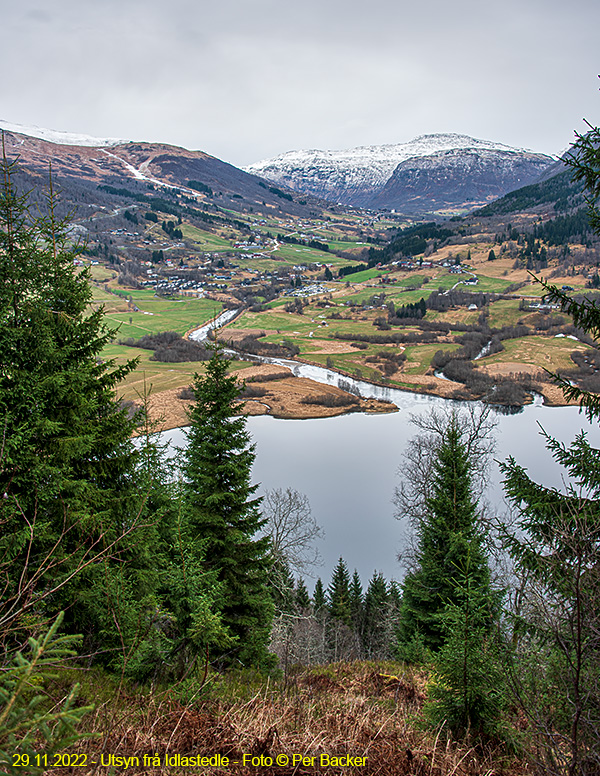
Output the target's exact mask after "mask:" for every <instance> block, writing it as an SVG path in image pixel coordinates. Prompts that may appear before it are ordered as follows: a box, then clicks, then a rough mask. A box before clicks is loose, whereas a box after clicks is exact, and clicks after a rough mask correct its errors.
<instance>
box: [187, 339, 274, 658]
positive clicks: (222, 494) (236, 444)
mask: <svg viewBox="0 0 600 776" xmlns="http://www.w3.org/2000/svg"><path fill="white" fill-rule="evenodd" d="M228 368H229V362H228V361H227V359H225V358H224V357H223V355H222V353H221V350H220V347H219V346H218V345H215V349H214V352H213V355H212V357H211V359H210V360H209V361H208V362H207V364H206V371H205V373H204V374H203V375H198V374H196V375H195V379H194V383H193V386H192V390H193V393H194V396H195V399H196V403H195V405H194V407H193V408H192V410H191V412H190V416H189V418H190V427H189V429H188V432H187V439H188V444H187V447H186V449H185V450H184V451H183V473H184V478H185V481H184V499H185V510H186V518H185V519H186V523H187V526H188V530H189V532H190V534H191V535H193V536H195V537H196V538H197V539H201V540H202V545H203V552H204V558H205V560H204V567H205V569H206V571H208V572H212V573H214V575H215V577H216V581H217V582H218V585H219V596H218V599H217V606H218V608H219V611H220V615H221V619H222V623H223V625H224V627H225V628H226V629H227V632H228V633H229V636H230V637H232V638H233V639H235V641H236V644H235V646H234V647H229V648H225V647H223V648H222V649H221V650H220V651H219V650H215V649H214V648H213V652H214V653H216V654H215V656H218V657H219V659H220V660H222V661H224V662H225V663H228V662H232V661H236V662H237V661H239V662H241V663H242V664H244V665H259V664H262V663H267V662H268V656H267V653H266V647H267V643H268V639H269V630H270V625H271V620H272V616H273V604H272V600H271V597H270V594H269V589H268V578H269V571H270V566H271V560H270V555H269V549H270V543H269V539H268V538H267V537H264V536H263V537H258V536H257V534H258V532H259V531H260V529H261V528H262V526H263V525H264V521H263V519H262V516H261V513H260V499H259V498H255V497H254V493H255V491H256V488H257V486H256V485H252V484H251V469H252V464H253V462H254V457H255V453H254V446H253V445H252V444H251V443H250V435H249V433H248V431H247V429H246V418H245V417H243V416H239V415H238V412H239V408H238V404H239V393H240V389H239V387H238V385H237V381H236V378H235V377H232V376H229V375H228ZM219 652H220V655H219Z"/></svg>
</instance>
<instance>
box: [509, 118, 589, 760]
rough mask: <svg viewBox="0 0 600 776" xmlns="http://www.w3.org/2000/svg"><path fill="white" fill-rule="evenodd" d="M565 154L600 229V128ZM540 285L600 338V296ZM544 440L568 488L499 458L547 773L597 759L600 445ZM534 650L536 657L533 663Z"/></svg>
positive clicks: (521, 652) (533, 708) (520, 679)
mask: <svg viewBox="0 0 600 776" xmlns="http://www.w3.org/2000/svg"><path fill="white" fill-rule="evenodd" d="M565 161H566V163H567V164H569V165H570V166H571V167H572V168H573V170H574V175H573V177H574V179H575V180H579V181H583V183H584V186H585V190H586V195H587V196H586V199H587V203H588V209H589V218H590V223H591V225H592V228H593V229H594V231H595V232H596V233H597V234H600V210H599V208H598V198H599V196H600V130H599V129H598V128H591V129H590V131H589V132H588V133H587V134H585V135H580V136H578V141H577V143H575V145H574V146H573V147H572V149H571V151H570V153H569V155H567V157H566V158H565ZM542 285H543V286H544V289H545V294H546V298H547V299H548V301H549V302H557V303H559V304H560V305H561V307H562V311H563V312H565V313H567V314H569V315H570V316H571V317H572V319H573V322H574V324H575V325H576V326H578V327H579V328H581V329H583V331H584V332H585V333H586V334H588V335H591V336H592V337H593V338H594V339H595V340H596V341H598V339H599V338H600V310H599V309H598V306H597V303H596V302H595V301H590V300H588V299H583V300H574V299H572V298H570V297H569V296H567V295H566V294H565V293H564V292H563V291H561V290H559V289H558V288H557V287H556V286H550V285H547V284H544V283H542ZM556 379H557V382H558V383H559V385H560V386H561V387H562V390H563V393H564V395H565V397H566V398H567V399H571V400H573V399H574V400H577V401H578V402H579V404H580V405H581V407H582V408H583V409H584V410H585V412H586V414H587V416H588V418H589V420H590V421H598V420H599V419H600V398H599V396H598V395H597V394H595V393H589V392H588V391H585V390H584V389H582V388H581V387H580V386H578V385H577V384H576V383H572V382H571V381H567V380H564V379H561V378H560V377H558V376H556ZM546 441H547V447H548V449H549V451H550V453H551V454H552V456H553V457H554V458H555V460H556V461H557V462H558V463H559V464H560V465H561V466H562V467H563V468H564V469H565V471H566V474H567V477H566V478H565V479H566V484H565V485H563V487H562V488H561V489H558V488H548V487H545V486H543V485H539V484H538V483H536V482H534V481H533V480H532V479H531V478H530V477H529V475H528V474H527V472H526V471H525V469H523V467H521V466H520V465H519V464H518V463H517V461H516V460H515V459H514V458H512V457H511V458H509V460H508V461H507V462H506V463H505V464H504V465H503V466H502V469H503V472H504V476H505V479H504V487H505V490H506V493H507V495H508V498H509V500H510V501H511V502H512V504H513V505H514V507H515V509H516V510H517V513H518V515H519V519H518V522H517V529H518V530H517V531H515V532H514V533H512V534H509V533H508V532H507V534H506V536H505V540H506V546H507V548H508V550H509V552H510V553H511V555H512V557H513V558H514V559H515V561H516V563H517V568H518V569H522V571H523V574H524V576H525V577H526V579H527V584H524V585H523V588H522V591H521V598H522V601H523V606H522V609H521V611H520V612H516V613H515V635H514V641H515V643H516V655H515V657H514V659H513V664H512V670H511V680H512V683H513V687H514V689H515V690H516V692H517V697H518V698H519V699H520V702H521V704H522V710H523V712H524V714H525V715H526V717H527V718H528V720H529V724H530V727H531V730H532V733H533V734H534V735H535V737H536V744H537V749H538V751H539V752H540V753H541V760H542V762H543V768H544V772H546V773H549V774H562V773H569V774H587V773H593V772H595V771H597V769H598V767H599V765H600V732H599V731H600V711H599V709H600V706H599V702H598V698H599V692H598V688H599V687H600V615H599V612H600V571H599V570H600V558H599V553H598V548H599V547H600V450H599V449H597V448H594V447H593V446H592V445H591V444H590V443H589V441H588V439H587V436H586V434H585V433H584V432H583V431H581V432H580V433H579V434H577V436H576V437H575V439H574V441H573V442H572V443H571V444H570V445H569V446H567V445H564V444H562V443H560V442H559V441H557V440H556V439H553V438H551V437H549V436H547V435H546ZM531 654H535V655H536V660H535V663H534V664H533V665H531V666H529V665H528V664H529V662H531V661H530V657H529V656H530V655H531ZM548 731H552V735H549V733H548Z"/></svg>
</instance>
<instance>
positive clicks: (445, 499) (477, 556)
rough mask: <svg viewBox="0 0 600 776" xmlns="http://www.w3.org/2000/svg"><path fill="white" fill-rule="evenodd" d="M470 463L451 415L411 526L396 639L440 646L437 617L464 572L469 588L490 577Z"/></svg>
mask: <svg viewBox="0 0 600 776" xmlns="http://www.w3.org/2000/svg"><path fill="white" fill-rule="evenodd" d="M472 469H473V462H472V461H471V460H470V458H469V454H468V450H467V447H466V444H465V442H464V441H463V439H462V434H461V431H460V428H459V426H458V422H457V419H456V417H455V416H452V417H451V419H450V422H449V425H448V427H447V429H446V431H445V433H444V435H443V438H442V440H441V442H440V443H439V446H438V448H437V450H436V451H435V461H434V465H433V470H432V475H431V483H430V491H429V495H428V497H427V498H426V500H425V512H424V514H423V516H422V518H421V520H420V523H419V525H418V527H417V534H418V550H417V555H416V559H415V560H416V564H415V568H414V569H413V570H412V571H410V572H409V573H408V574H407V576H406V578H405V580H404V585H403V599H402V608H401V619H400V641H401V643H403V642H404V643H409V642H410V641H411V640H412V639H413V637H414V636H415V634H419V635H420V637H421V638H422V640H423V643H424V644H425V645H426V646H427V647H429V648H431V649H438V648H439V647H440V646H442V644H443V643H444V629H443V623H442V615H443V613H444V611H445V608H446V606H447V605H449V604H458V603H459V602H460V595H459V587H460V585H461V584H463V580H464V578H465V574H468V579H469V584H470V585H471V587H473V588H481V589H487V587H488V586H489V583H490V573H489V568H488V565H487V559H486V555H485V551H484V549H483V535H482V532H481V529H480V528H479V526H478V517H479V514H478V505H477V501H476V499H475V497H474V495H473V491H472V485H471V473H472Z"/></svg>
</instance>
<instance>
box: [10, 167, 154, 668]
mask: <svg viewBox="0 0 600 776" xmlns="http://www.w3.org/2000/svg"><path fill="white" fill-rule="evenodd" d="M2 168H3V169H2V173H3V175H2V178H3V182H2V185H1V187H0V423H1V424H2V445H1V454H0V492H2V493H3V496H4V497H3V499H2V500H1V502H0V524H1V525H2V535H1V536H0V565H1V572H2V576H3V579H4V584H5V587H4V588H3V608H2V613H1V614H2V616H1V617H0V640H2V639H3V638H5V637H6V635H7V633H8V632H10V629H11V628H12V627H13V626H14V623H15V622H16V621H17V620H18V619H19V618H21V619H23V618H26V615H31V614H33V613H35V617H34V618H33V619H32V618H30V617H29V619H28V622H29V624H30V625H31V624H32V623H34V622H35V619H36V618H40V619H41V620H43V619H44V618H48V617H53V616H56V614H57V612H58V611H59V610H60V609H66V613H65V618H64V623H63V629H64V630H66V631H67V632H70V633H73V632H76V633H83V634H84V637H85V642H84V649H86V650H87V651H89V652H90V653H94V652H96V651H98V650H102V653H103V655H104V656H105V658H106V659H107V660H112V659H113V656H114V654H115V653H111V650H119V651H120V654H121V656H123V653H124V651H125V652H128V651H130V650H131V648H132V644H133V643H134V642H135V640H136V638H138V637H139V636H140V633H142V632H146V631H147V630H148V618H149V615H148V612H149V611H150V610H151V606H152V595H153V592H154V590H155V588H156V575H157V572H156V569H154V568H153V563H152V550H153V546H154V544H155V538H156V535H155V528H154V525H153V524H152V521H149V520H147V517H148V514H147V510H146V508H145V505H144V498H143V496H142V495H140V494H139V491H138V487H137V479H136V460H137V457H138V456H137V453H136V451H135V448H134V447H133V445H132V443H131V440H130V435H131V433H132V431H133V428H134V426H135V421H134V420H130V419H128V418H127V416H126V413H125V411H124V410H123V409H122V408H121V407H120V406H119V403H118V402H117V401H116V399H115V395H114V389H115V387H116V386H117V385H118V383H119V381H120V380H121V379H122V378H123V377H124V376H125V375H126V374H127V373H128V372H130V371H131V370H132V369H133V368H134V365H135V362H128V363H127V364H126V365H124V366H121V367H115V366H114V364H113V363H112V362H110V361H109V362H106V361H104V360H103V359H101V357H100V356H101V352H102V350H103V348H104V346H105V345H106V344H107V343H108V342H109V341H110V340H111V339H112V338H113V337H114V334H115V332H114V331H113V330H111V329H110V328H108V327H107V326H106V324H105V320H104V312H103V310H102V309H99V310H96V311H93V312H88V306H89V303H90V301H91V296H92V294H91V290H90V287H89V283H88V280H89V276H88V274H87V273H86V272H79V271H78V270H76V268H75V267H74V259H75V258H76V256H77V255H78V254H79V253H80V252H81V251H80V250H79V249H78V248H77V246H73V245H72V244H71V242H70V237H69V224H68V221H66V220H60V219H58V218H57V216H56V211H57V198H56V196H55V193H54V191H53V190H52V182H51V181H50V189H49V192H48V195H47V202H46V204H47V208H46V214H45V215H41V216H36V217H32V216H31V214H30V211H29V209H28V202H27V195H23V194H19V192H18V190H17V188H16V186H15V173H16V168H15V164H14V163H9V162H8V161H7V159H6V157H5V156H4V159H3V163H2ZM100 561H101V562H100ZM116 623H118V625H116ZM117 630H119V633H117Z"/></svg>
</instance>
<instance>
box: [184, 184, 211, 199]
mask: <svg viewBox="0 0 600 776" xmlns="http://www.w3.org/2000/svg"><path fill="white" fill-rule="evenodd" d="M187 186H189V188H190V189H195V190H196V191H201V192H203V193H204V194H208V196H209V197H212V195H213V191H212V189H211V187H210V186H207V185H206V184H205V183H202V182H201V181H188V182H187Z"/></svg>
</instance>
